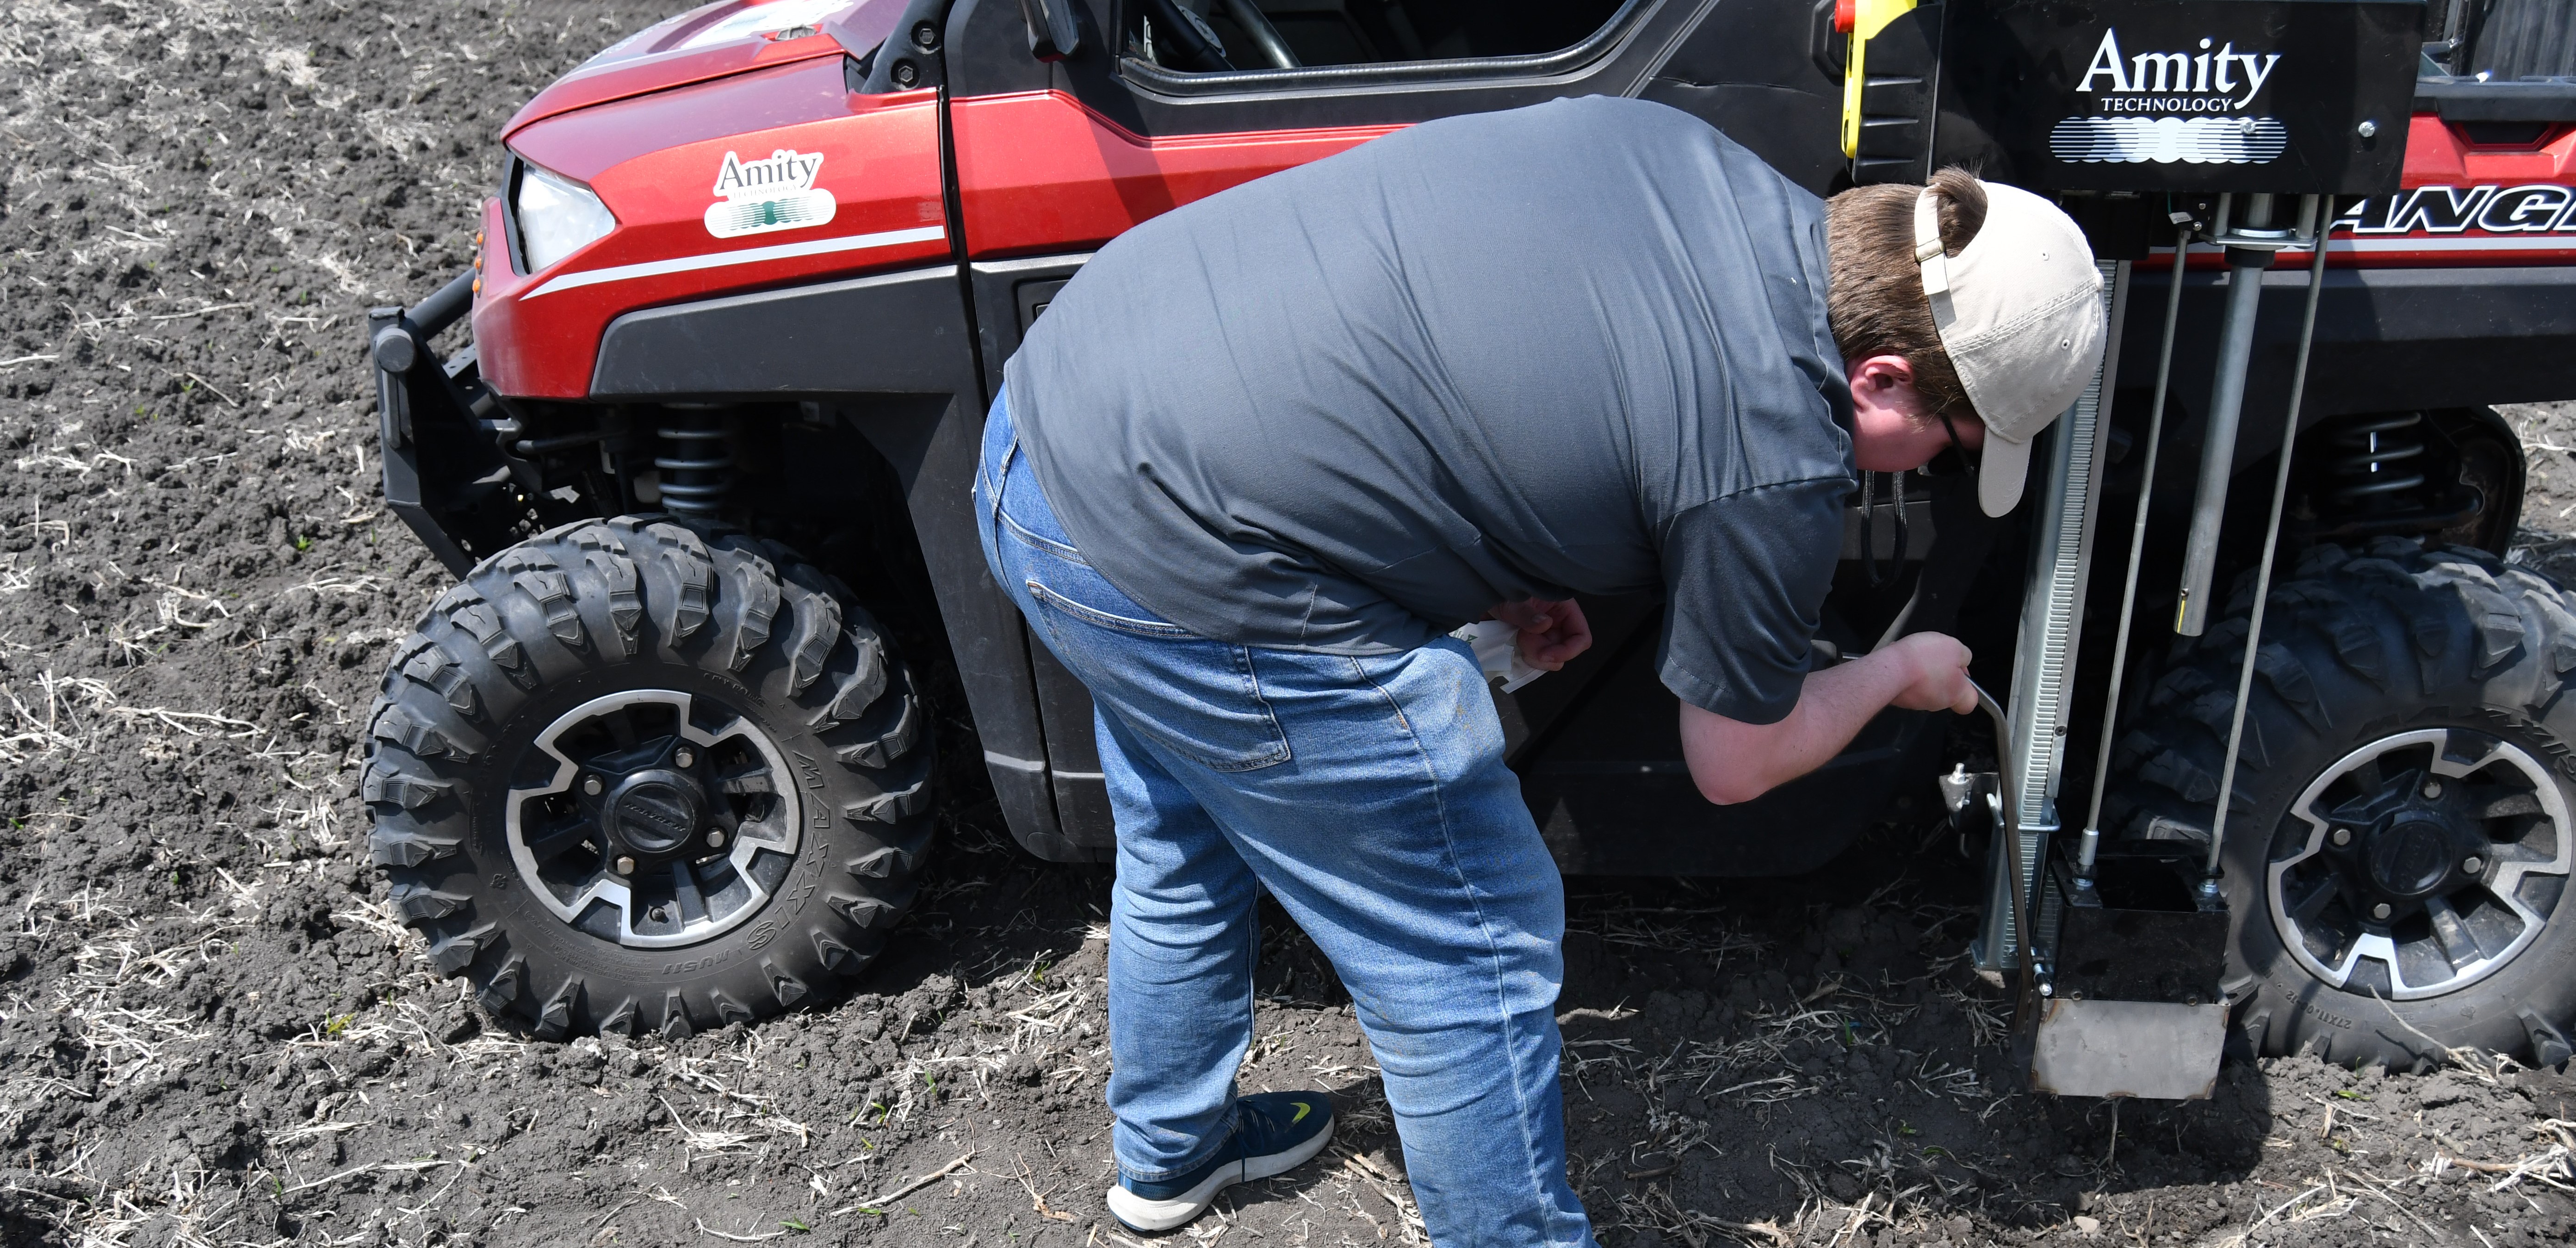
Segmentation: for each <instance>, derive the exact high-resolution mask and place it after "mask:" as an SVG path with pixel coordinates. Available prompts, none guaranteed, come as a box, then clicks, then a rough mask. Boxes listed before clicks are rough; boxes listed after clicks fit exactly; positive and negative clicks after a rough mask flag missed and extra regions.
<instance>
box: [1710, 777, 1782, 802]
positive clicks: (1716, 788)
mask: <svg viewBox="0 0 2576 1248" xmlns="http://www.w3.org/2000/svg"><path fill="white" fill-rule="evenodd" d="M1691 779H1692V780H1693V781H1694V782H1696V783H1697V784H1698V785H1699V795H1700V796H1701V797H1705V798H1707V799H1708V800H1709V801H1710V802H1712V803H1714V804H1716V805H1719V806H1733V805H1736V804H1738V803H1742V802H1749V801H1752V800H1753V799H1754V798H1757V797H1760V796H1762V795H1763V794H1765V793H1768V792H1770V791H1771V789H1772V787H1773V786H1772V784H1771V782H1770V781H1768V780H1762V779H1757V778H1755V777H1752V776H1738V775H1725V776H1693V777H1691Z"/></svg>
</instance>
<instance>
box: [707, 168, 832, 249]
mask: <svg viewBox="0 0 2576 1248" xmlns="http://www.w3.org/2000/svg"><path fill="white" fill-rule="evenodd" d="M822 171H823V157H822V154H821V153H819V152H814V153H807V152H798V151H794V150H792V149H789V148H780V149H778V150H777V151H774V152H771V153H770V154H769V159H767V160H744V159H742V158H741V157H739V156H736V155H735V154H733V153H732V152H726V153H725V154H724V164H723V165H721V166H719V167H718V168H717V169H716V184H715V187H714V192H715V194H717V195H719V196H721V197H722V198H720V199H718V200H717V201H716V202H715V203H712V204H709V205H707V212H706V224H707V233H709V234H713V235H715V236H716V237H718V238H739V237H741V236H742V235H745V234H766V233H768V232H770V231H772V230H794V229H801V228H803V227H805V226H809V225H822V224H825V223H827V222H829V221H830V220H831V219H832V213H833V210H834V208H835V207H836V204H835V203H834V201H833V199H832V193H831V192H830V191H826V190H822V189H819V188H817V187H816V186H815V185H814V176H815V175H816V174H819V173H821V172H822Z"/></svg>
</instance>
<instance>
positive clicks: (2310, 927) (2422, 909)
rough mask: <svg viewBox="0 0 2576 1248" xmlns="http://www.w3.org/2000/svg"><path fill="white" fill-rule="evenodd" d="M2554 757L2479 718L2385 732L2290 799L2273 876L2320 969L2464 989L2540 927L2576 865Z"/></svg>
mask: <svg viewBox="0 0 2576 1248" xmlns="http://www.w3.org/2000/svg"><path fill="white" fill-rule="evenodd" d="M2570 826H2571V825H2570V821H2569V818H2568V806H2567V800H2566V797H2565V796H2564V795H2563V794H2562V793H2561V792H2560V790H2559V787H2558V784H2557V781H2556V780H2555V779H2554V778H2553V776H2552V774H2551V768H2550V767H2549V765H2548V763H2547V762H2546V761H2545V760H2543V759H2542V758H2541V757H2540V756H2539V755H2537V754H2535V753H2534V752H2533V751H2532V750H2531V749H2530V748H2528V747H2526V746H2524V745H2522V744H2521V743H2519V742H2516V741H2513V740H2510V739H2507V738H2505V737H2500V736H2496V735H2493V734H2490V733H2485V732H2479V731H2476V730H2472V729H2466V728H2426V729H2418V730H2414V731H2410V732H2401V733H2396V734H2393V735H2391V736H2387V737H2383V738H2381V739H2379V740H2377V741H2374V742H2371V743H2370V744H2368V745H2365V746H2362V747H2361V748H2360V749H2357V750H2354V751H2353V752H2351V753H2349V754H2346V755H2345V756H2343V757H2342V758H2341V759H2338V760H2336V762H2335V764H2334V765H2333V766H2331V767H2328V768H2326V769H2325V771H2324V772H2323V773H2321V774H2320V775H2318V777H2317V778H2316V779H2315V780H2314V781H2312V782H2311V783H2310V784H2309V785H2308V787H2307V789H2306V790H2305V791H2304V792H2302V793H2300V795H2299V798H2298V800H2297V801H2296V802H2293V803H2292V804H2291V806H2290V811H2289V815H2288V817H2287V819H2286V820H2285V821H2284V824H2283V826H2282V830H2281V835H2280V839H2279V840H2278V841H2276V842H2275V845H2274V851H2273V854H2272V861H2271V864H2270V869H2269V871H2268V872H2267V880H2266V889H2267V891H2268V894H2269V896H2268V900H2269V902H2270V909H2271V912H2272V924H2273V927H2274V929H2275V930H2276V931H2277V932H2278V933H2279V935H2280V937H2281V943H2282V945H2283V946H2284V947H2285V948H2287V949H2288V950H2289V953H2290V956H2291V957H2292V958H2294V959H2296V960H2297V961H2298V962H2299V964H2300V966H2302V967H2303V968H2305V969H2306V970H2307V972H2308V973H2309V974H2311V975H2314V976H2316V977H2317V978H2318V979H2320V980H2323V981H2324V982H2326V983H2327V984H2330V985H2332V986H2334V987H2336V988H2339V989H2343V990H2345V991H2348V992H2356V993H2360V992H2369V993H2376V994H2377V995H2379V996H2382V997H2385V998H2388V999H2390V1000H2396V1001H2409V1000H2421V999H2423V998H2426V997H2436V996H2441V995H2443V994H2445V993H2450V992H2457V991H2459V990H2460V989H2462V988H2466V987H2468V986H2469V985H2471V984H2474V983H2477V982H2478V981H2480V980H2483V979H2485V978H2487V977H2489V976H2491V975H2494V974H2495V973H2496V972H2498V971H2501V970H2503V969H2504V967H2505V966H2506V964H2508V963H2510V962H2511V961H2513V959H2514V958H2515V957H2516V956H2517V955H2519V954H2521V953H2522V951H2523V950H2525V949H2528V948H2530V946H2531V943H2532V942H2533V941H2534V940H2537V939H2539V937H2540V933H2541V931H2542V929H2543V928H2545V927H2546V926H2547V925H2548V923H2549V921H2550V918H2551V917H2552V915H2553V913H2554V912H2555V911H2556V910H2557V908H2558V903H2559V900H2560V897H2561V895H2562V894H2563V893H2564V891H2565V888H2566V883H2567V876H2568V868H2569V865H2570V852H2569V851H2570V842H2569V835H2568V834H2569V830H2570Z"/></svg>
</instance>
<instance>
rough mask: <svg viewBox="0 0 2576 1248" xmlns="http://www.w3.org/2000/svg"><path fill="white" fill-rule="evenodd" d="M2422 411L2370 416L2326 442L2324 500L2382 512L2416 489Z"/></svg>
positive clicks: (2420, 482) (2421, 476) (2420, 471)
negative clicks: (2325, 489)
mask: <svg viewBox="0 0 2576 1248" xmlns="http://www.w3.org/2000/svg"><path fill="white" fill-rule="evenodd" d="M2423 423H2424V414H2423V413H2422V412H2394V413H2391V414H2389V415H2385V416H2370V417H2365V418H2363V419H2361V420H2357V421H2354V422H2352V423H2351V424H2348V425H2345V426H2344V427H2343V428H2340V429H2337V430H2335V431H2334V432H2333V433H2332V434H2330V435H2328V436H2327V438H2326V448H2327V450H2326V460H2325V464H2324V467H2325V470H2326V473H2327V476H2328V478H2329V483H2328V485H2327V487H2326V488H2327V496H2328V497H2330V498H2332V499H2333V500H2334V501H2335V502H2336V503H2337V504H2339V505H2341V506H2342V507H2343V508H2345V509H2347V510H2350V511H2385V510H2388V509H2389V508H2390V506H2391V504H2394V503H2396V502H2398V501H2399V499H2400V497H2401V496H2403V495H2405V494H2406V493H2407V492H2408V491H2411V490H2415V489H2418V488H2420V487H2421V486H2422V485H2423V484H2424V481H2425V477H2424V472H2423V467H2424V465H2423V457H2424V434H2423V431H2422V429H2421V426H2422V425H2423Z"/></svg>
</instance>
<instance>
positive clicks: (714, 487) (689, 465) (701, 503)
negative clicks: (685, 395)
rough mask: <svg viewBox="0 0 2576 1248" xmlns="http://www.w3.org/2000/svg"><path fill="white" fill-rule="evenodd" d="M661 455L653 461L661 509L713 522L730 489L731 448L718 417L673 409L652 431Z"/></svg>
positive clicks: (714, 414) (713, 414)
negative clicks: (658, 439) (659, 443)
mask: <svg viewBox="0 0 2576 1248" xmlns="http://www.w3.org/2000/svg"><path fill="white" fill-rule="evenodd" d="M654 432H655V433H658V434H660V435H661V436H662V443H663V453H662V454H660V455H657V456H654V457H653V466H654V467H655V468H657V469H659V470H661V474H662V506H663V508H664V509H665V510H667V511H670V512H671V513H673V514H675V515H682V516H695V517H698V518H701V519H713V518H715V515H716V512H717V511H718V509H720V508H721V507H722V506H723V505H724V496H725V493H726V492H727V491H729V490H731V489H732V488H733V464H734V459H733V447H732V445H731V444H730V443H729V442H728V441H727V439H726V437H725V431H724V422H723V421H722V420H721V419H720V418H719V415H718V413H715V412H712V411H703V410H689V409H675V410H673V411H672V412H671V413H670V420H669V423H667V424H665V425H663V426H662V427H660V428H658V429H656V430H654Z"/></svg>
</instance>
